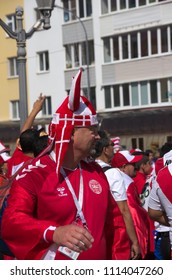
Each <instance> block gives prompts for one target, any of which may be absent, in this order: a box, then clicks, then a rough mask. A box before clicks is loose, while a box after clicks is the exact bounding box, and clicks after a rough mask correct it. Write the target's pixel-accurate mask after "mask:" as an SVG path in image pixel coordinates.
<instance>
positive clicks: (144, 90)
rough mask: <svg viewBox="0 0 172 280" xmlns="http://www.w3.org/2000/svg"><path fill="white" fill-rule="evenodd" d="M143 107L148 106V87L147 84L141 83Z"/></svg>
mask: <svg viewBox="0 0 172 280" xmlns="http://www.w3.org/2000/svg"><path fill="white" fill-rule="evenodd" d="M140 95H141V105H147V104H148V85H147V82H141V83H140Z"/></svg>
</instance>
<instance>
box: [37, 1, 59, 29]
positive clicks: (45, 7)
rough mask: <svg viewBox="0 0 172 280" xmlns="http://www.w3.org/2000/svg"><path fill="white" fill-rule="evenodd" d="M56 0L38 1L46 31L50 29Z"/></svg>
mask: <svg viewBox="0 0 172 280" xmlns="http://www.w3.org/2000/svg"><path fill="white" fill-rule="evenodd" d="M54 2H55V0H36V3H37V6H38V10H39V11H40V13H41V15H42V17H43V20H44V26H43V28H44V29H50V28H51V25H50V17H51V12H52V10H53V9H54Z"/></svg>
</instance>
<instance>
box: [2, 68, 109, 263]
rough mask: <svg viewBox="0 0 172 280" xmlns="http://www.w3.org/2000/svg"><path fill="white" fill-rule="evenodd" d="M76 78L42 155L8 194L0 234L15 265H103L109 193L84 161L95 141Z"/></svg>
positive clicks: (98, 172)
mask: <svg viewBox="0 0 172 280" xmlns="http://www.w3.org/2000/svg"><path fill="white" fill-rule="evenodd" d="M81 74H82V69H81V70H80V71H79V72H78V74H77V75H76V76H75V78H74V79H73V83H72V88H71V91H70V94H69V96H68V97H67V98H66V99H65V100H64V102H63V103H62V105H61V106H60V107H59V108H58V109H57V111H56V113H55V114H54V116H53V119H52V122H51V123H50V126H49V139H50V145H49V146H48V148H47V150H46V151H44V153H45V155H42V156H41V157H37V158H35V159H34V160H33V162H32V164H30V165H29V166H28V167H27V166H26V167H25V168H24V170H23V172H21V173H20V174H19V176H18V177H17V179H16V182H15V185H14V186H13V187H12V189H11V194H10V197H9V201H8V207H7V208H6V211H5V213H4V216H3V221H2V234H3V238H4V239H5V241H6V242H7V243H8V245H9V247H10V249H11V250H12V252H13V253H14V255H15V256H16V258H17V259H48V260H50V259H59V260H62V259H63V260H69V259H79V260H81V259H85V260H89V259H95V260H103V259H106V253H107V252H106V235H105V225H106V218H107V216H108V215H107V212H108V207H109V204H108V200H109V197H110V190H109V185H108V182H107V180H106V176H105V175H104V173H103V172H102V170H101V168H100V167H99V166H97V164H96V163H94V162H91V163H88V162H87V161H86V160H85V158H87V156H88V155H89V154H90V150H91V149H92V148H93V146H94V144H95V141H96V140H97V139H99V136H98V133H97V125H98V122H97V116H96V112H95V110H94V108H93V107H92V105H91V103H90V102H89V101H88V100H87V99H86V98H85V97H83V96H82V97H81V96H80V80H81Z"/></svg>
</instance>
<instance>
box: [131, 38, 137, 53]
mask: <svg viewBox="0 0 172 280" xmlns="http://www.w3.org/2000/svg"><path fill="white" fill-rule="evenodd" d="M136 57H138V45H137V33H132V34H131V58H136Z"/></svg>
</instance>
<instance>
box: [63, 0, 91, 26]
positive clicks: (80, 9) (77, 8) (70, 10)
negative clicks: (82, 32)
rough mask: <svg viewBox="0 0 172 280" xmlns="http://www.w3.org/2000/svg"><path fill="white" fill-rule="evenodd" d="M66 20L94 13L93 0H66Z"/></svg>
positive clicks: (64, 2)
mask: <svg viewBox="0 0 172 280" xmlns="http://www.w3.org/2000/svg"><path fill="white" fill-rule="evenodd" d="M63 7H64V22H68V21H73V20H76V19H77V17H79V18H84V17H90V16H91V15H92V2H91V0H64V1H63Z"/></svg>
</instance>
